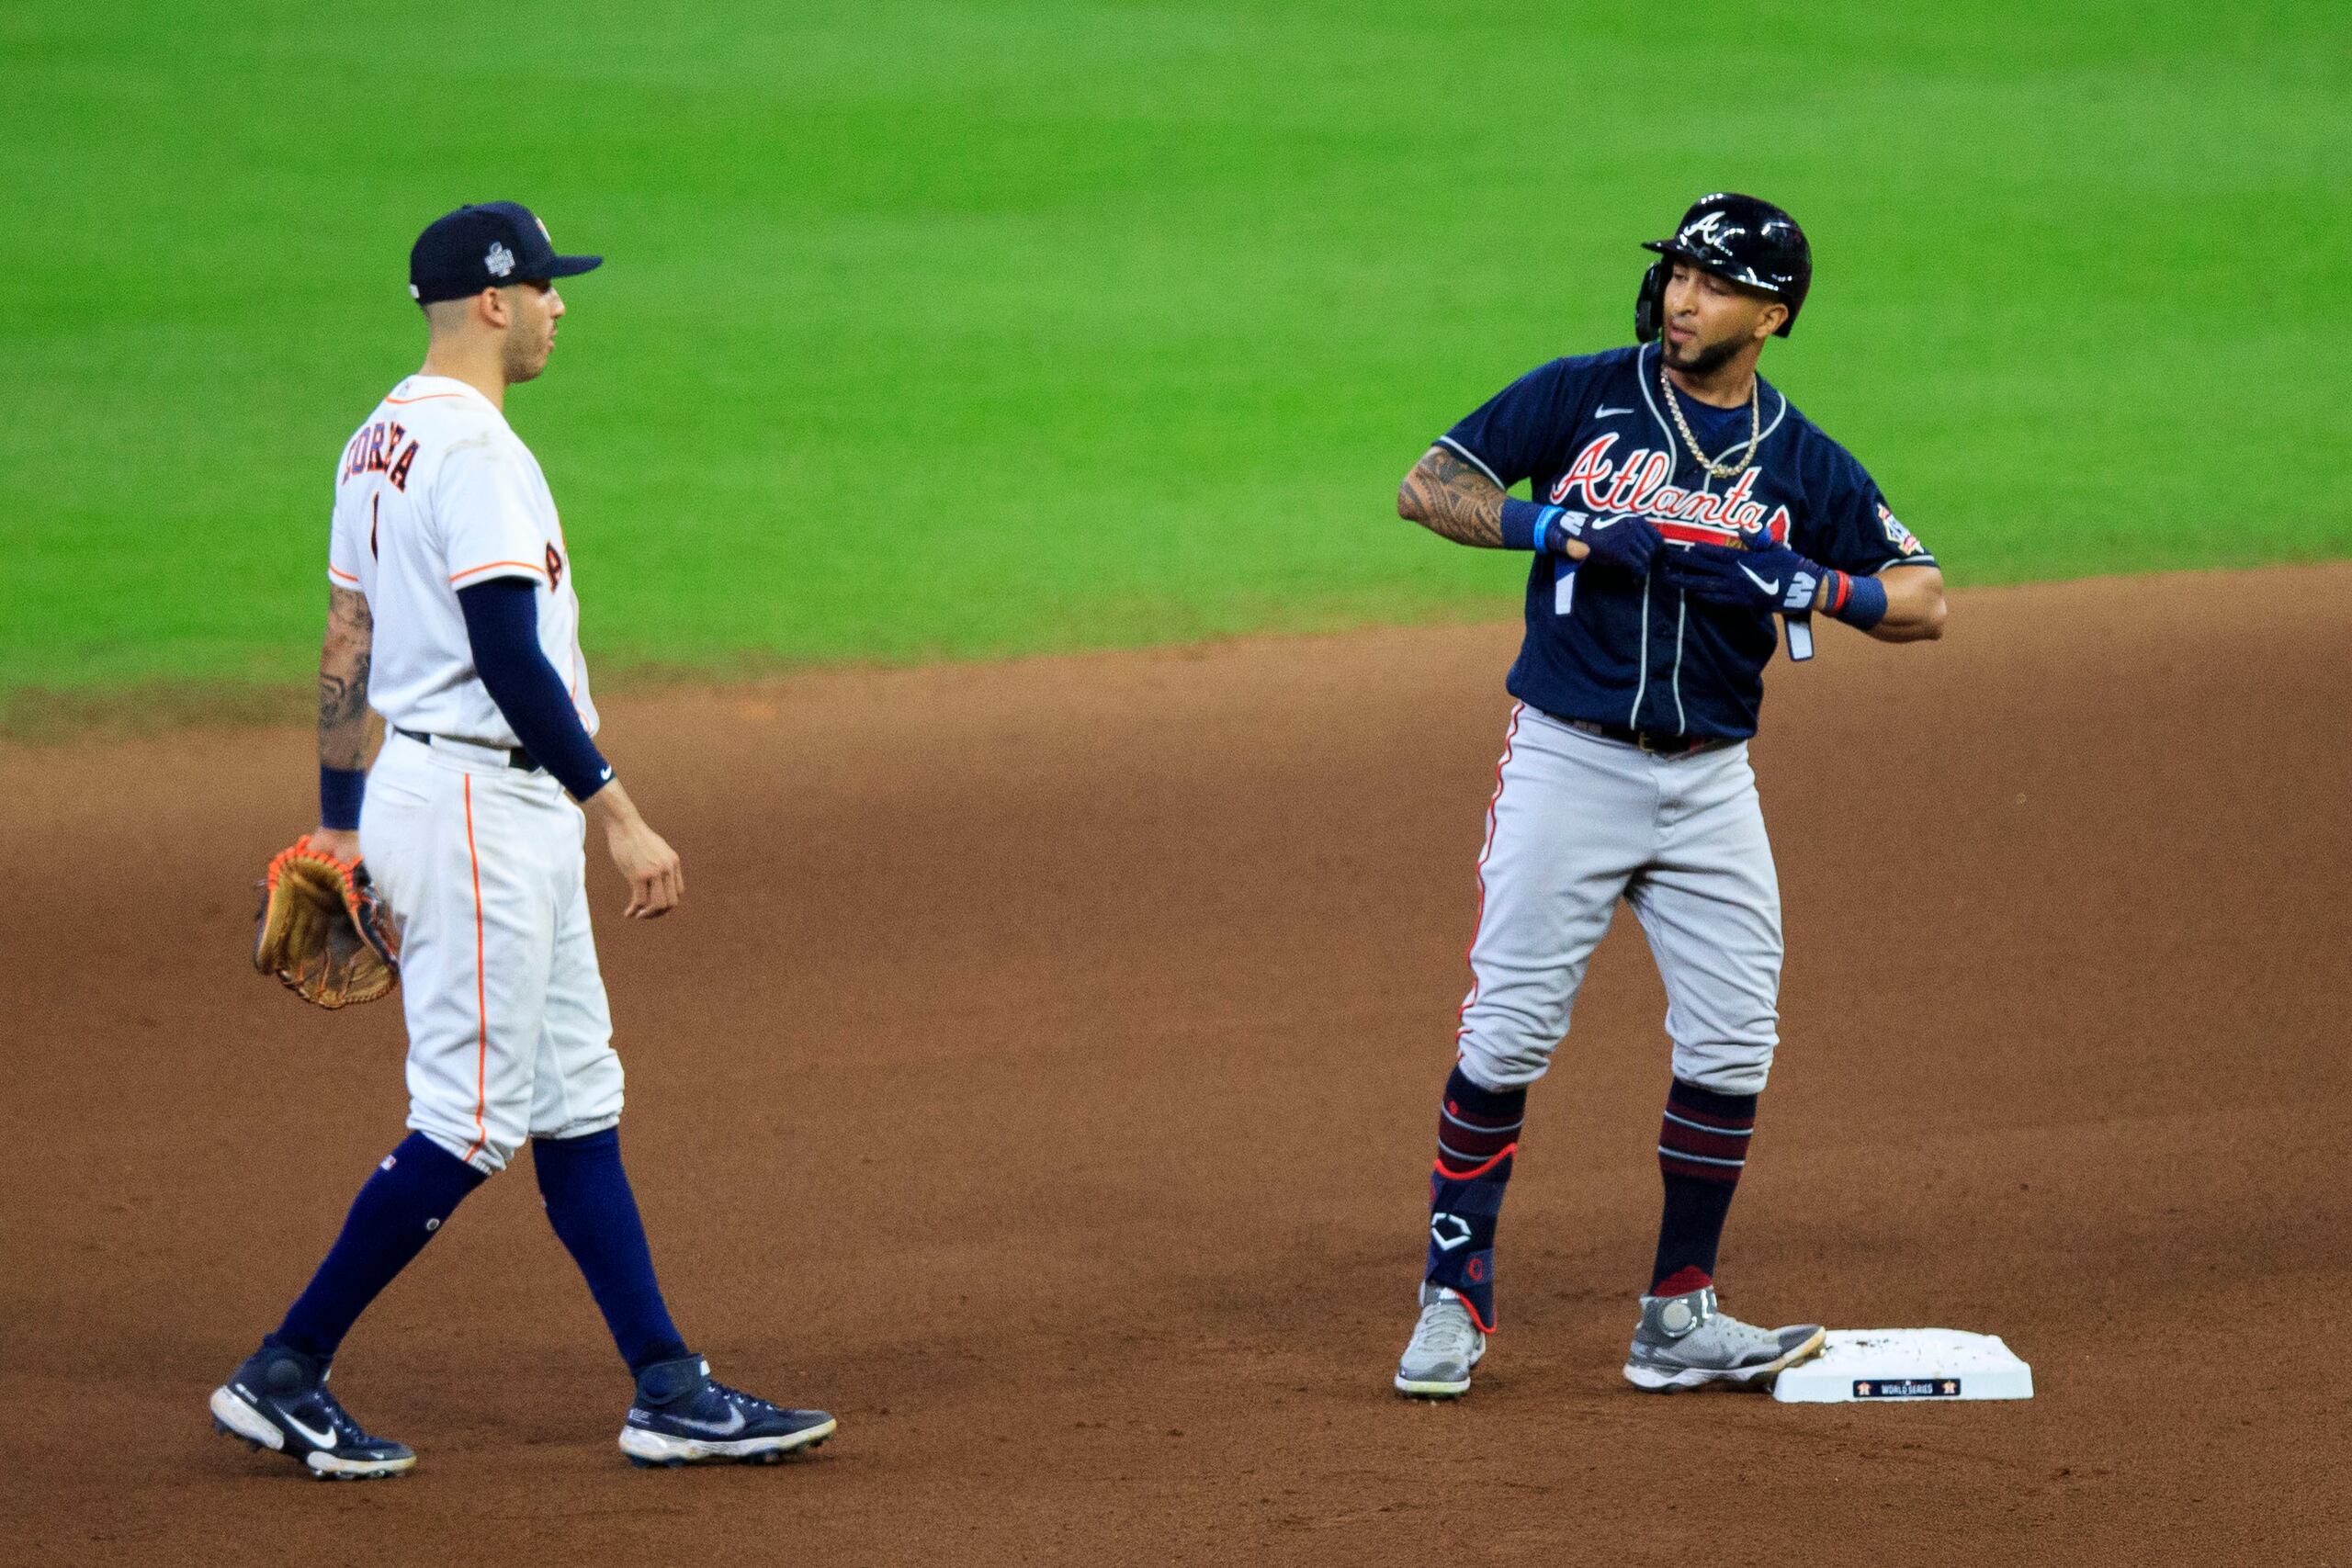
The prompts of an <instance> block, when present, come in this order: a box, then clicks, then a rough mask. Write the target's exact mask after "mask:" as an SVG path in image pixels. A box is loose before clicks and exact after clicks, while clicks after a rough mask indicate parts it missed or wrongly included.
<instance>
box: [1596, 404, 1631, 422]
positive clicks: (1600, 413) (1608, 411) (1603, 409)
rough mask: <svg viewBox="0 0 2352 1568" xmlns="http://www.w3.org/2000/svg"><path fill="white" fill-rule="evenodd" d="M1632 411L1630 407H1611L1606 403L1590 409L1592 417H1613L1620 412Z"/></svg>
mask: <svg viewBox="0 0 2352 1568" xmlns="http://www.w3.org/2000/svg"><path fill="white" fill-rule="evenodd" d="M1632 412H1634V411H1633V410H1632V409H1612V408H1611V407H1610V406H1609V405H1608V404H1607V403H1603V404H1601V405H1600V407H1599V408H1597V409H1595V410H1593V411H1592V417H1593V418H1595V419H1613V418H1615V417H1616V416H1617V415H1619V414H1621V413H1632Z"/></svg>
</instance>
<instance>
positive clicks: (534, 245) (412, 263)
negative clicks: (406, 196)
mask: <svg viewBox="0 0 2352 1568" xmlns="http://www.w3.org/2000/svg"><path fill="white" fill-rule="evenodd" d="M604 264H605V258H604V257H602V256H560V255H558V254H555V242H554V241H552V240H550V239H548V226H547V225H546V224H544V223H542V222H540V221H539V220H538V219H537V217H535V216H534V215H533V214H532V211H531V209H529V208H527V207H526V206H524V205H523V204H522V203H521V202H519V201H484V202H478V203H469V204H468V205H466V206H464V207H460V208H459V209H458V210H457V211H455V212H445V213H443V214H442V215H441V216H440V217H438V218H435V220H433V221H432V222H430V223H427V224H426V225H425V226H424V233H422V234H419V235H418V236H417V237H416V243H415V244H414V245H413V247H411V248H410V250H409V253H408V292H409V298H411V299H414V300H415V301H416V302H417V303H418V304H420V305H430V304H432V303H433V302H434V301H435V300H438V299H465V298H466V297H467V296H468V295H471V294H479V293H481V291H482V290H483V289H485V288H499V287H500V286H502V285H503V284H509V283H539V282H544V281H546V280H547V279H548V278H551V277H572V276H577V275H579V274H581V273H583V272H591V271H594V269H595V268H597V267H599V266H602V265H604Z"/></svg>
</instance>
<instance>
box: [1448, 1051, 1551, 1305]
mask: <svg viewBox="0 0 2352 1568" xmlns="http://www.w3.org/2000/svg"><path fill="white" fill-rule="evenodd" d="M1526 1110H1527V1090H1525V1089H1485V1088H1482V1087H1480V1086H1479V1085H1478V1084H1476V1083H1474V1082H1472V1081H1471V1079H1470V1077H1469V1075H1467V1074H1465V1073H1464V1072H1463V1070H1462V1068H1461V1066H1460V1065H1459V1064H1458V1063H1457V1064H1456V1065H1455V1066H1454V1069H1453V1074H1452V1075H1451V1076H1450V1077H1447V1079H1446V1080H1445V1100H1444V1101H1443V1103H1442V1104H1441V1105H1440V1106H1439V1108H1438V1118H1437V1163H1436V1165H1435V1166H1434V1167H1433V1168H1431V1169H1430V1255H1429V1264H1428V1267H1427V1268H1426V1269H1424V1270H1423V1273H1422V1277H1423V1278H1424V1279H1426V1280H1428V1281H1429V1282H1430V1284H1433V1285H1442V1286H1444V1287H1445V1288H1446V1289H1447V1290H1449V1291H1452V1292H1453V1293H1454V1294H1455V1295H1457V1296H1460V1297H1461V1298H1462V1301H1463V1304H1464V1305H1465V1306H1467V1307H1468V1308H1469V1309H1470V1315H1471V1317H1472V1318H1474V1319H1475V1320H1476V1322H1477V1325H1478V1326H1479V1327H1480V1328H1481V1329H1483V1330H1485V1331H1486V1332H1487V1333H1489V1334H1491V1333H1493V1332H1494V1330H1495V1224H1496V1222H1497V1221H1498V1219H1499V1218H1500V1217H1501V1215H1502V1212H1503V1188H1504V1186H1505V1184H1506V1183H1508V1182H1509V1181H1510V1167H1511V1160H1512V1157H1513V1156H1515V1155H1516V1154H1517V1152H1518V1149H1519V1128H1520V1122H1521V1120H1522V1119H1523V1118H1524V1116H1525V1114H1526Z"/></svg>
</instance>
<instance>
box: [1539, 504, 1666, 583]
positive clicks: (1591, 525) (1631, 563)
mask: <svg viewBox="0 0 2352 1568" xmlns="http://www.w3.org/2000/svg"><path fill="white" fill-rule="evenodd" d="M1553 537H1554V538H1555V540H1557V541H1558V543H1557V544H1555V546H1554V548H1555V549H1559V548H1560V546H1561V545H1565V544H1566V541H1568V540H1570V539H1581V540H1582V541H1583V542H1584V547H1585V548H1586V549H1587V550H1589V552H1591V553H1590V554H1589V555H1587V556H1586V557H1585V558H1584V560H1583V563H1582V565H1583V566H1584V568H1585V569H1587V570H1589V569H1591V568H1593V567H1600V568H1602V569H1604V570H1617V571H1622V572H1623V573H1625V574H1626V575H1627V576H1629V577H1647V576H1648V575H1649V570H1650V562H1651V561H1653V560H1655V559H1656V558H1657V552H1658V550H1659V548H1660V547H1663V546H1664V545H1665V543H1666V540H1665V539H1664V538H1663V537H1661V536H1659V534H1658V531H1657V525H1656V524H1654V523H1652V522H1651V521H1650V520H1649V519H1648V518H1646V517H1627V516H1624V515H1622V514H1620V515H1616V516H1609V517H1588V516H1587V515H1585V514H1584V513H1581V512H1569V513H1563V514H1562V515H1561V517H1560V518H1559V520H1558V521H1557V522H1556V523H1555V524H1554V525H1553ZM1560 553H1561V554H1563V555H1566V553H1567V552H1566V550H1565V549H1560Z"/></svg>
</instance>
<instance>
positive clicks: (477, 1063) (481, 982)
mask: <svg viewBox="0 0 2352 1568" xmlns="http://www.w3.org/2000/svg"><path fill="white" fill-rule="evenodd" d="M464 783H465V786H466V861H467V863H468V864H469V865H470V866H472V867H473V874H474V1018H475V1020H476V1021H477V1022H476V1025H475V1034H474V1039H475V1045H474V1141H473V1145H472V1146H471V1147H470V1148H469V1149H467V1150H466V1163H467V1164H468V1165H471V1164H472V1163H473V1158H474V1156H476V1155H478V1154H480V1153H481V1146H482V1145H484V1144H486V1143H488V1142H490V1132H489V1130H488V1129H487V1128H485V1127H484V1126H483V1125H482V1120H481V1114H482V1108H483V1107H484V1106H485V1105H486V1104H487V1103H488V1102H489V1100H490V1094H489V1083H490V1077H489V1075H490V993H489V983H488V981H487V979H486V978H485V976H484V975H483V973H482V940H481V855H480V854H478V853H477V852H475V850H474V780H473V775H472V774H471V773H468V774H466V775H465V776H464Z"/></svg>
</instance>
